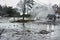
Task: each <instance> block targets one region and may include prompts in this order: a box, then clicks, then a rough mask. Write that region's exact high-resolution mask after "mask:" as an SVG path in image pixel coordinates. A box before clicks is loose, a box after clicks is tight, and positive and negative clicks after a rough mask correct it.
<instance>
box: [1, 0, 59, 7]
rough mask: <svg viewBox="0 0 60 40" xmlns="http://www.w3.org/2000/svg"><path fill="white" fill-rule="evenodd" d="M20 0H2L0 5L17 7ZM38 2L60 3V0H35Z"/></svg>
mask: <svg viewBox="0 0 60 40" xmlns="http://www.w3.org/2000/svg"><path fill="white" fill-rule="evenodd" d="M19 1H20V0H0V5H7V6H12V7H16V4H17V3H18V2H19ZM34 1H36V2H38V3H40V2H42V3H45V4H59V3H60V0H34Z"/></svg>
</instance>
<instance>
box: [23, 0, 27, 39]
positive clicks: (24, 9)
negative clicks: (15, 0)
mask: <svg viewBox="0 0 60 40" xmlns="http://www.w3.org/2000/svg"><path fill="white" fill-rule="evenodd" d="M25 4H26V0H24V5H23V40H25V23H24V15H25V11H26V8H25Z"/></svg>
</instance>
